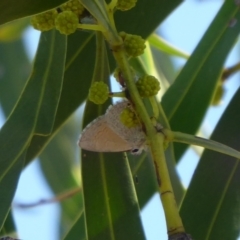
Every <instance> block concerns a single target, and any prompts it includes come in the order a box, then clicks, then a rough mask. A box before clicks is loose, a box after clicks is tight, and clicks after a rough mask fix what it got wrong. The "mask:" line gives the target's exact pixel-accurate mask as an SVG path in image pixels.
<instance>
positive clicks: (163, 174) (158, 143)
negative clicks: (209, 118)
mask: <svg viewBox="0 0 240 240" xmlns="http://www.w3.org/2000/svg"><path fill="white" fill-rule="evenodd" d="M81 2H82V4H83V5H84V7H86V8H87V9H88V11H89V12H90V13H91V14H92V15H93V16H94V17H95V18H96V19H97V20H98V23H99V24H100V25H101V26H102V27H103V28H105V30H104V31H102V33H103V35H104V37H105V39H106V40H107V41H108V43H109V45H110V48H111V50H112V53H113V55H114V58H115V60H116V62H117V65H118V67H119V68H120V69H121V71H122V73H123V76H124V79H125V82H126V86H127V90H128V92H129V95H130V98H131V102H132V103H133V105H134V108H135V110H136V112H137V114H138V116H139V117H140V119H141V120H142V122H143V124H144V129H145V130H146V135H147V141H148V144H149V147H150V152H151V155H152V159H153V163H154V165H155V168H156V175H157V179H158V185H159V193H160V196H161V200H162V204H163V208H164V212H165V217H166V223H167V229H168V234H169V235H170V236H171V235H173V234H176V233H181V232H185V230H184V227H183V224H182V220H181V218H180V216H179V213H178V209H177V204H176V201H175V197H174V194H173V189H172V185H171V181H170V177H169V173H168V169H167V165H166V159H165V155H164V149H163V143H164V135H163V134H159V133H158V132H157V131H156V129H155V127H154V125H153V124H152V121H151V119H150V117H149V115H148V113H147V111H146V109H145V107H144V104H143V102H142V99H141V97H140V95H139V93H138V90H137V87H136V84H135V81H134V79H133V76H132V72H131V68H130V65H129V63H128V59H127V56H126V53H125V50H124V46H123V41H122V39H121V38H120V36H119V35H118V33H117V30H116V28H115V22H114V19H113V17H112V14H113V11H108V10H109V9H106V8H108V7H107V6H106V4H103V3H102V1H96V0H95V1H88V0H81ZM104 3H105V2H104ZM113 3H114V2H113ZM104 7H105V9H104Z"/></svg>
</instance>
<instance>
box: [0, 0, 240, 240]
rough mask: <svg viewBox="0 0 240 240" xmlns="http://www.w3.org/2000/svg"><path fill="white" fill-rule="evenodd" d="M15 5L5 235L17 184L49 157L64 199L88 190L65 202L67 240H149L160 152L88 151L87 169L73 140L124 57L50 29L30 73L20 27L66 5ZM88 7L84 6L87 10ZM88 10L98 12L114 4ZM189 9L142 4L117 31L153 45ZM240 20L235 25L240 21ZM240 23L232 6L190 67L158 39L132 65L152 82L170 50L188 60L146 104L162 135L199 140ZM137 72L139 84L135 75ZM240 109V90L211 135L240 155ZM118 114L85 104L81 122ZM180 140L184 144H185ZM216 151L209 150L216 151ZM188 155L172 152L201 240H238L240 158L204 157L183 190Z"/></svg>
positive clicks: (4, 150) (179, 190)
mask: <svg viewBox="0 0 240 240" xmlns="http://www.w3.org/2000/svg"><path fill="white" fill-rule="evenodd" d="M11 1H12V0H11ZM11 1H9V0H8V1H7V0H2V1H1V2H0V7H1V9H4V10H2V11H1V16H0V22H1V23H2V24H4V23H8V22H9V21H12V20H18V21H16V23H15V24H16V25H14V24H13V23H10V24H13V28H14V29H16V30H15V31H9V32H8V31H7V32H4V28H5V29H7V28H9V26H10V25H8V24H7V25H3V27H2V29H0V36H1V40H2V39H4V40H5V41H2V42H1V43H0V52H1V54H0V60H1V61H0V62H1V68H0V70H1V69H3V70H4V71H3V74H2V75H1V81H0V103H1V106H2V109H3V112H4V114H5V116H6V117H7V120H6V122H5V124H4V126H3V127H2V129H1V131H0V166H1V167H0V191H1V193H0V202H1V206H0V226H1V235H10V234H12V233H13V232H14V231H15V230H16V229H15V226H14V220H13V219H12V217H11V202H12V199H13V196H14V193H15V190H16V187H17V183H18V180H19V176H20V174H21V172H22V170H23V169H24V168H25V167H26V166H27V165H28V164H29V163H30V162H31V161H33V160H34V158H35V157H36V156H39V158H40V162H41V167H42V170H43V173H44V175H45V177H46V179H47V181H48V183H49V185H50V186H51V188H52V190H53V191H54V193H55V194H56V195H58V194H59V193H61V192H63V191H66V190H68V189H73V188H76V187H80V189H81V191H80V192H78V193H77V194H75V195H74V196H73V197H71V198H70V199H69V200H68V201H66V202H62V203H61V209H62V214H61V223H60V226H59V232H60V235H61V239H65V240H68V239H71V240H74V239H87V237H88V239H91V240H92V239H94V240H95V239H96V240H97V239H104V240H107V239H119V240H122V239H145V235H144V231H143V228H142V223H141V218H140V215H139V211H140V210H141V209H142V208H143V207H144V205H145V204H146V203H147V201H148V200H149V199H150V198H151V197H152V196H153V194H154V193H156V192H157V191H160V192H161V191H162V190H161V189H160V190H159V189H158V185H161V184H160V179H161V181H162V180H163V179H165V178H163V176H162V175H161V174H160V176H157V177H156V172H155V166H154V164H153V163H152V161H151V156H150V154H148V153H142V154H141V155H139V156H132V155H130V154H123V153H95V152H87V151H85V150H82V153H81V171H80V168H79V164H78V163H76V162H77V161H76V158H77V159H79V156H75V152H76V144H75V142H76V141H75V139H77V134H76V132H80V131H79V123H77V122H76V121H75V120H76V118H77V117H76V116H75V115H74V116H73V117H72V114H73V113H74V112H75V111H76V110H77V109H78V107H79V106H80V105H81V104H82V103H84V102H85V101H86V100H87V95H88V91H89V88H90V85H91V83H92V82H96V81H103V82H105V83H106V84H108V85H109V76H110V73H111V72H113V71H114V69H115V67H116V62H115V59H114V58H113V55H114V54H115V53H114V51H109V50H108V48H106V46H105V42H104V40H103V37H102V35H101V34H99V33H95V31H77V32H75V33H73V34H70V35H68V36H65V35H62V34H60V33H59V32H57V31H56V30H50V31H47V32H43V33H42V34H41V38H40V42H39V46H38V51H37V54H36V57H35V60H34V64H33V66H32V67H31V64H30V63H29V60H28V59H27V57H26V53H25V50H24V46H23V40H22V39H21V38H20V37H19V36H20V33H21V32H22V30H23V26H24V27H26V26H27V24H26V23H25V22H24V24H19V22H21V21H22V20H21V19H20V18H22V17H28V16H31V15H34V14H37V13H41V12H43V11H46V10H50V9H52V8H55V7H58V6H60V5H61V4H63V3H64V1H62V0H54V1H51V2H49V1H42V0H41V1H40V0H37V1H35V3H34V4H32V3H31V1H28V0H19V1H17V2H15V1H13V3H14V7H13V5H11V4H10V2H11ZM81 2H82V4H83V5H84V4H86V2H87V1H85V0H84V1H81ZM88 2H90V3H92V4H93V6H95V5H98V4H99V6H100V5H101V3H103V2H104V1H103V0H102V1H94V0H93V1H89V0H88ZM113 2H114V1H112V3H113ZM180 3H181V1H180V0H173V1H155V0H139V1H138V2H137V3H136V6H135V7H133V8H132V9H131V10H129V11H126V12H125V11H124V12H121V11H117V12H116V13H115V20H116V27H117V30H118V31H119V32H120V31H125V32H127V33H129V34H134V35H140V36H141V37H143V38H144V39H146V38H148V37H149V36H150V34H151V33H153V31H154V30H155V28H156V27H157V26H158V25H159V24H160V23H161V21H163V20H164V19H165V18H166V17H167V16H168V15H169V14H170V13H171V12H172V11H173V10H174V9H175V8H176V7H177V6H178V5H179V4H180ZM94 4H95V5H94ZM134 4H135V2H134ZM90 7H91V6H90ZM90 7H89V9H90ZM99 9H100V10H99ZM99 9H98V10H96V12H94V13H95V14H96V15H94V17H96V18H97V19H98V20H99V22H101V26H104V27H106V28H109V29H110V27H111V25H108V22H107V21H106V16H105V15H104V10H103V9H101V8H99ZM90 12H91V11H90ZM91 13H92V12H91ZM233 19H234V21H235V24H232V22H233ZM111 21H112V19H110V22H111ZM239 23H240V11H239V6H237V3H235V2H234V1H231V0H226V1H225V2H224V4H223V6H222V7H221V9H220V11H219V12H218V14H217V16H216V17H215V18H214V21H213V22H212V24H211V25H210V27H209V28H208V30H207V32H206V33H205V35H204V36H203V38H202V39H201V41H200V43H199V44H198V46H197V48H196V49H195V51H194V52H193V54H192V55H191V56H190V57H189V58H188V55H187V54H185V53H183V52H182V51H179V50H178V49H176V48H175V47H173V46H171V45H169V44H167V43H166V42H165V41H163V40H162V39H159V38H158V37H156V35H151V36H150V38H149V39H150V40H149V44H150V48H149V45H148V44H146V46H147V47H146V50H145V55H144V56H143V57H138V58H135V59H131V60H130V61H129V62H130V63H131V66H132V68H134V70H135V71H137V72H138V73H139V74H142V75H143V76H144V75H145V74H147V72H148V69H147V67H148V64H149V62H150V61H151V60H152V59H154V58H155V59H156V58H158V59H160V61H161V62H162V63H164V62H166V61H168V58H167V57H166V56H165V57H163V55H162V53H161V52H162V51H164V52H166V53H168V54H174V55H177V56H181V57H184V58H187V62H186V64H185V65H184V67H183V69H182V70H181V72H180V73H179V75H178V76H177V77H176V79H175V81H174V83H173V84H172V85H171V86H170V87H169V88H168V89H167V90H166V91H165V92H164V95H163V98H162V102H161V104H160V103H159V102H157V104H156V102H155V98H153V97H150V98H149V99H143V100H142V102H143V103H144V104H145V107H146V109H147V111H148V113H149V116H157V114H156V113H157V112H160V115H159V116H157V119H158V120H159V121H160V123H161V124H162V125H163V127H164V128H168V129H170V128H171V129H173V130H176V131H181V132H184V133H187V134H191V135H194V134H196V132H197V130H198V129H199V126H200V124H201V122H202V120H203V118H204V116H205V114H206V112H207V110H208V109H209V106H210V104H211V102H212V99H213V97H214V94H215V89H216V88H217V87H218V86H219V80H221V76H222V71H223V68H224V62H225V59H226V57H227V56H228V54H229V52H230V50H231V48H232V46H233V45H234V43H235V41H236V39H237V37H238V34H239V32H240V24H239ZM80 25H81V24H80ZM81 26H82V27H83V28H85V27H86V26H85V25H81ZM109 26H110V27H109ZM10 28H11V27H10ZM1 31H2V32H3V33H5V35H4V34H1ZM109 32H111V30H109ZM109 32H108V33H105V38H106V39H107V40H108V38H112V39H117V36H115V35H114V34H112V35H110V34H109ZM96 46H97V47H96ZM149 49H150V50H149ZM146 53H149V55H147V54H146ZM153 53H154V55H152V54H153ZM153 56H154V57H153ZM114 57H115V58H117V57H116V54H115V56H114ZM117 61H118V60H117ZM163 65H164V64H163ZM31 68H32V70H31V73H30V69H31ZM13 69H14V71H13ZM155 70H156V72H157V71H158V72H159V73H160V74H161V75H164V73H163V72H164V71H166V69H165V70H162V69H161V68H160V67H159V68H157V69H155ZM129 73H130V75H131V77H130V78H132V73H131V71H130V70H129ZM0 74H1V73H0ZM28 76H29V77H28ZM118 80H119V79H118ZM120 80H121V77H120ZM119 82H121V81H119ZM127 84H128V83H127ZM127 86H128V85H127ZM161 91H162V90H161ZM131 94H132V93H131V91H130V95H131ZM133 99H134V98H133ZM134 101H135V100H134ZM239 101H240V90H238V91H237V92H236V93H235V95H234V97H233V99H232V100H231V102H230V104H229V106H228V108H227V109H226V111H225V112H224V114H223V116H222V117H221V120H220V121H219V123H218V125H217V126H216V128H215V130H214V133H213V135H212V137H211V139H213V140H215V141H218V142H221V143H223V144H226V145H228V146H230V147H232V148H234V149H237V150H240V148H239V144H238V143H239V140H240V139H239V132H240V129H239V121H240V114H239V111H238V109H239ZM109 105H110V100H109V99H108V100H107V102H105V103H104V104H103V105H95V104H94V103H92V102H89V101H87V102H86V106H85V111H84V114H82V121H83V126H84V127H85V126H86V125H87V124H88V123H89V122H91V121H92V120H94V119H96V118H97V117H98V116H99V115H102V114H104V112H105V111H106V109H107V107H108V106H109ZM137 113H139V112H138V109H137ZM139 115H141V109H140V114H139ZM147 131H148V130H147ZM166 134H167V131H166ZM177 136H178V135H177V134H176V135H175V140H179V139H177ZM184 136H185V135H184ZM150 137H151V136H150ZM185 140H186V139H185ZM179 141H180V140H179ZM186 141H187V140H186ZM189 141H190V140H189ZM199 144H200V143H199ZM210 145H211V144H210V143H209V146H208V145H206V147H209V148H211V147H210ZM186 148H187V146H186V145H183V144H179V143H177V144H176V143H174V144H173V143H171V142H170V143H169V146H168V148H167V150H166V151H165V158H166V163H167V165H168V171H169V175H170V178H171V182H172V188H173V191H174V194H175V198H176V202H177V205H178V208H179V212H180V215H181V217H182V220H183V224H184V227H185V230H186V232H187V233H189V234H191V235H192V237H193V239H199V240H205V239H229V240H231V239H232V240H234V239H236V238H237V236H238V234H239V229H240V225H239V220H240V213H239V181H240V179H239V178H240V172H239V171H240V168H239V160H238V159H236V158H233V157H230V156H227V155H223V154H221V153H217V152H213V151H210V150H205V151H204V153H203V155H202V157H201V159H200V163H199V165H198V166H197V169H196V171H195V173H194V176H193V179H192V181H191V184H190V186H189V188H188V189H187V191H186V192H185V190H184V189H183V187H182V185H181V182H180V179H179V177H178V175H177V173H176V169H175V164H176V163H177V162H178V161H179V159H180V157H181V156H182V154H183V153H184V152H185V151H186ZM230 151H231V150H230ZM233 156H236V155H233ZM238 156H239V155H238ZM73 169H74V170H73ZM76 172H77V174H76ZM80 172H81V176H80V174H79V173H80ZM63 176H64V177H63ZM136 176H137V179H141V181H142V179H144V184H138V181H137V180H136ZM156 178H158V180H159V181H158V182H157V181H156ZM79 179H81V180H79ZM134 180H135V181H134ZM83 199H84V201H83ZM163 205H164V208H165V211H166V212H165V213H166V218H167V222H168V221H169V219H168V216H167V215H168V213H167V210H166V208H167V207H168V206H167V207H166V205H165V204H164V200H163ZM170 220H171V219H170ZM170 235H171V234H170Z"/></svg>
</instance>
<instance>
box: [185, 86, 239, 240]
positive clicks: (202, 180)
mask: <svg viewBox="0 0 240 240" xmlns="http://www.w3.org/2000/svg"><path fill="white" fill-rule="evenodd" d="M239 102H240V89H239V90H238V91H237V92H236V94H235V96H234V97H233V99H232V100H231V102H230V104H229V106H228V108H227V109H226V111H225V113H224V114H223V116H222V117H221V119H220V121H219V123H218V125H217V127H216V129H215V130H214V132H213V134H212V137H211V138H212V139H213V140H215V141H219V142H223V143H225V144H227V145H228V146H231V147H232V148H235V149H237V150H240V147H239V142H240V135H239V132H240V125H239V122H240V112H239ZM239 182H240V162H239V159H235V158H232V157H229V156H226V155H224V154H220V153H216V152H213V151H209V150H205V151H204V153H203V155H202V158H201V159H200V162H199V164H198V167H197V169H196V170H195V173H194V176H193V179H192V181H191V184H190V186H189V189H188V191H187V194H186V196H185V199H184V202H183V204H182V207H181V216H182V218H183V221H184V226H185V228H186V230H187V232H188V233H190V234H191V235H192V237H193V239H204V240H209V239H229V240H235V239H237V237H238V236H239V230H240V225H239V221H240V212H239ZM196 216H197V217H196Z"/></svg>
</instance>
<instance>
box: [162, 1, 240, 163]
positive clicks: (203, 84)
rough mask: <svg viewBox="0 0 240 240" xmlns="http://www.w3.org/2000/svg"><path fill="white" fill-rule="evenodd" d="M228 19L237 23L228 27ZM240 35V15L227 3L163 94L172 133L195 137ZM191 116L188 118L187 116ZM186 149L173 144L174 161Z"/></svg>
mask: <svg viewBox="0 0 240 240" xmlns="http://www.w3.org/2000/svg"><path fill="white" fill-rule="evenodd" d="M231 19H235V20H236V22H237V23H236V24H235V25H234V26H232V25H231V24H230V21H231ZM239 32H240V12H239V7H238V6H237V5H236V4H235V3H234V1H230V0H227V1H225V2H224V4H223V6H222V8H221V9H220V11H219V13H218V14H217V16H216V18H215V19H214V21H213V22H212V24H211V26H210V27H209V29H208V30H207V32H206V34H205V35H204V37H203V38H202V40H201V42H200V43H199V44H198V46H197V48H196V50H195V51H194V53H193V54H192V56H191V57H190V58H189V60H188V62H187V63H186V65H185V66H184V68H183V69H182V71H181V73H180V74H179V76H178V77H177V79H176V80H175V82H174V83H173V85H172V86H171V87H170V88H169V90H168V91H167V92H166V93H165V95H164V96H163V99H162V105H163V108H164V110H165V112H166V115H167V117H168V119H169V122H170V125H171V128H172V130H173V131H181V132H185V133H189V134H194V133H195V132H196V131H197V130H198V128H199V126H200V124H201V122H202V119H203V117H204V115H205V113H206V110H207V109H208V106H209V104H210V102H211V98H212V95H213V93H214V90H215V87H216V84H217V82H218V79H219V77H220V75H221V72H222V68H223V64H224V62H225V59H226V57H227V55H228V53H229V51H230V50H231V48H232V46H233V44H234V43H235V41H236V38H237V36H238V34H239ZM189 114H191V115H189ZM184 149H186V146H183V145H181V146H180V145H177V144H176V145H175V154H176V159H179V157H180V156H181V155H182V153H183V151H184Z"/></svg>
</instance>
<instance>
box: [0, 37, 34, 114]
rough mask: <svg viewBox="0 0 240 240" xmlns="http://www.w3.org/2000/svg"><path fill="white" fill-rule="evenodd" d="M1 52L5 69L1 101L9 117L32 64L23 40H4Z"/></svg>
mask: <svg viewBox="0 0 240 240" xmlns="http://www.w3.org/2000/svg"><path fill="white" fill-rule="evenodd" d="M0 52H1V54H0V61H1V66H2V69H3V74H2V76H1V81H0V102H1V107H2V109H3V112H4V115H5V117H8V116H9V114H10V112H11V111H12V109H13V107H14V105H15V104H16V102H17V100H18V98H19V96H20V94H21V91H22V89H23V87H24V85H25V83H26V79H27V78H28V76H29V74H30V71H31V65H30V62H29V60H28V58H27V55H26V51H25V49H24V45H23V41H22V40H17V41H14V42H5V43H3V42H2V43H1V44H0ZM13 69H14V71H13ZM10 96H11V97H10Z"/></svg>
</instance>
